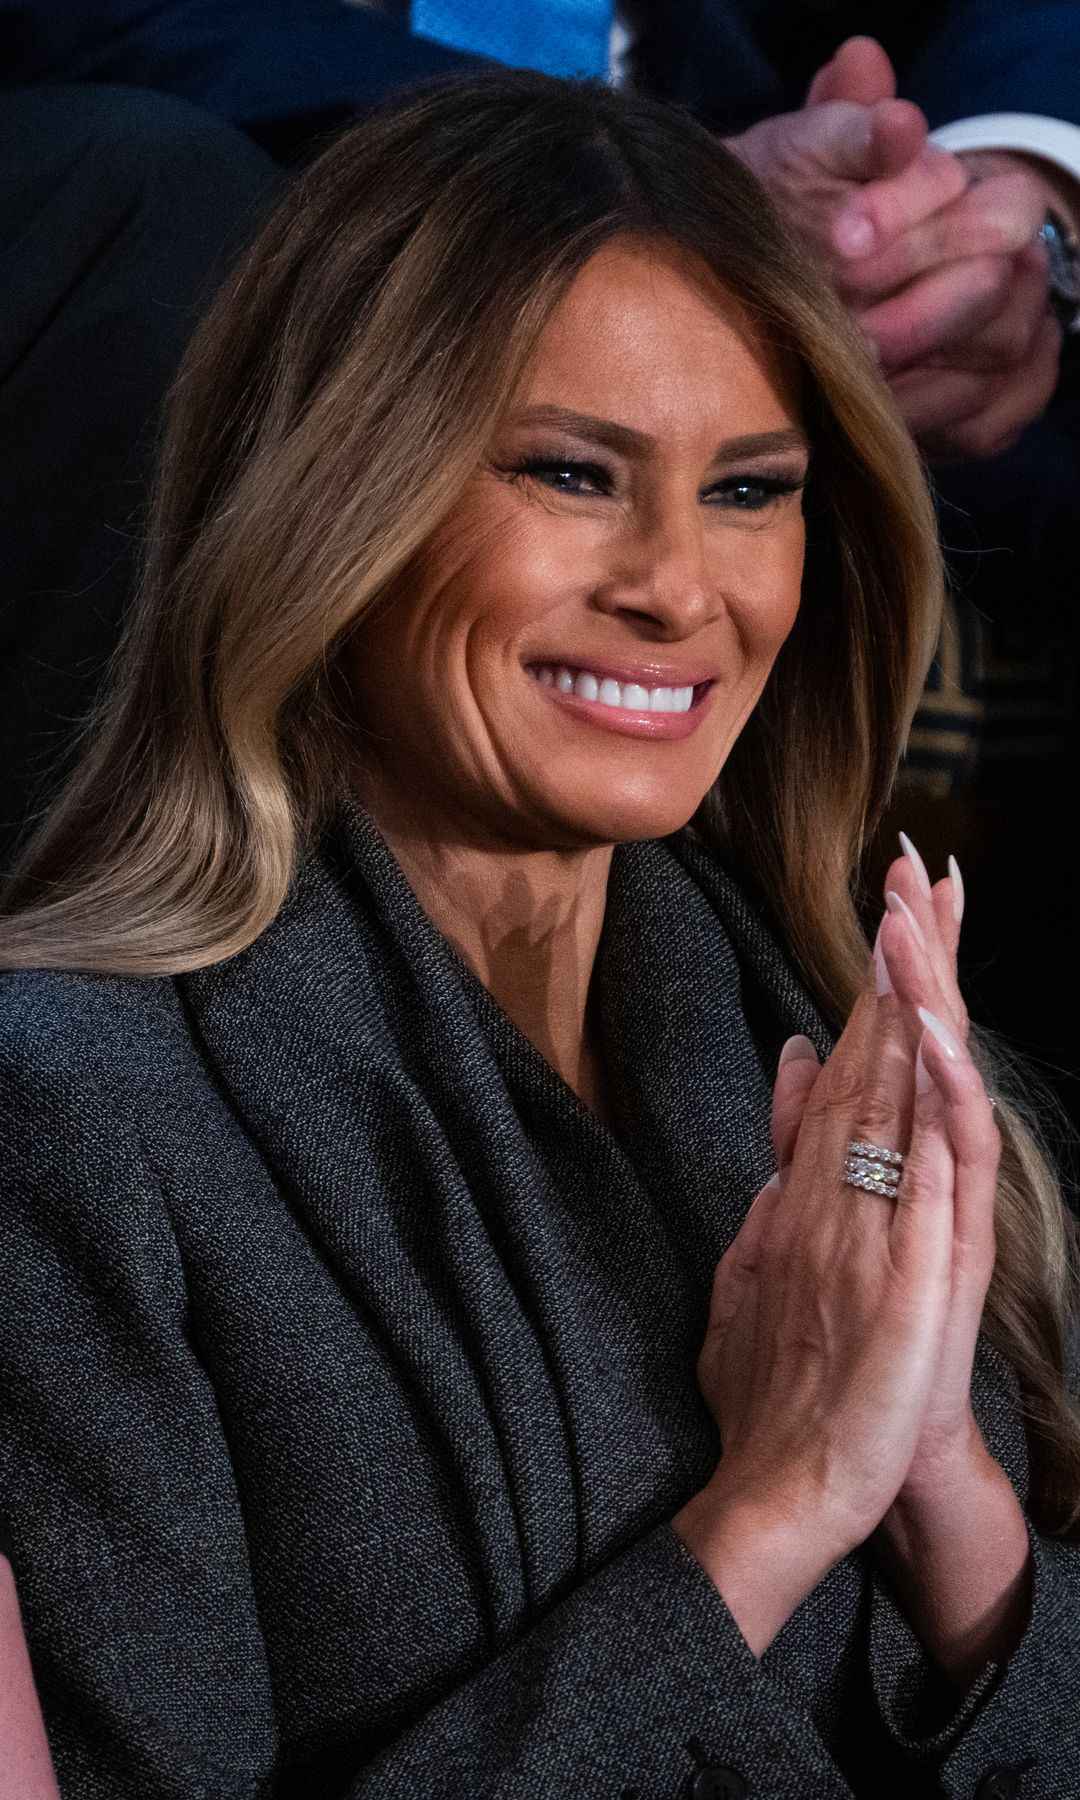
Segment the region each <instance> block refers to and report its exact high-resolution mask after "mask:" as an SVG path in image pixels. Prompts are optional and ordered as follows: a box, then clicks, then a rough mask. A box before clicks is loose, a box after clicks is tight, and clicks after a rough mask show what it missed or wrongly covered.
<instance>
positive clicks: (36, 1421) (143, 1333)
mask: <svg viewBox="0 0 1080 1800" xmlns="http://www.w3.org/2000/svg"><path fill="white" fill-rule="evenodd" d="M28 1030H29V1033H30V1035H31V1036H32V1035H33V1030H32V1022H31V1026H30V1027H29V1028H28ZM12 1035H13V1033H12V1032H11V1031H10V1030H7V1031H5V1032H2V1033H0V1136H2V1140H3V1153H2V1155H0V1383H2V1400H0V1533H2V1537H3V1541H5V1544H6V1548H7V1549H8V1552H9V1554H10V1557H11V1561H12V1565H13V1567H14V1570H15V1577H16V1581H17V1584H18V1589H19V1593H20V1597H21V1601H22V1606H23V1616H24V1623H25V1629H26V1636H27V1642H28V1645H29V1649H30V1656H31V1661H32V1665H33V1669H34V1674H35V1678H36V1680H37V1684H38V1689H39V1693H40V1697H41V1703H42V1709H43V1712H44V1716H45V1723H46V1728H47V1731H48V1734H49V1740H50V1744H51V1748H52V1752H53V1757H54V1760H55V1762H56V1766H57V1774H58V1777H59V1781H60V1786H61V1791H62V1793H63V1794H64V1796H65V1800H146V1797H147V1796H148V1795H151V1794H152V1795H153V1796H154V1800H204V1797H208V1796H210V1795H212V1796H213V1797H214V1800H256V1797H257V1796H263V1795H265V1794H267V1793H269V1792H272V1791H274V1783H275V1779H276V1775H277V1773H278V1771H279V1768H280V1756H281V1749H280V1743H279V1733H278V1729H277V1723H276V1716H275V1705H274V1696H273V1692H272V1680H271V1671H270V1669H269V1667H268V1660H267V1654H266V1649H265V1644H264V1641H263V1639H262V1636H261V1634H260V1626H259V1618H258V1613H257V1606H256V1599H255V1595H254V1591H253V1586H252V1581H251V1575H250V1570H249V1566H248V1559H247V1555H246V1544H245V1534H244V1524H243V1518H242V1514H241V1507H240V1503H239V1500H238V1495H237V1491H236V1487H235V1483H234V1479H233V1472H232V1467H231V1463H230V1457H229V1452H228V1446H227V1443H226V1441H225V1437H224V1434H223V1431H222V1428H221V1424H220V1420H219V1417H218V1413H217V1409H216V1406H215V1397H214V1392H213V1388H212V1385H211V1383H210V1381H209V1379H208V1378H207V1375H206V1373H205V1372H204V1370H203V1369H202V1367H201V1366H200V1363H199V1360H198V1357H197V1355H196V1352H195V1350H194V1348H193V1346H192V1344H191V1342H190V1341H189V1336H188V1331H187V1328H186V1327H187V1318H186V1310H185V1284H184V1275H183V1269H182V1267H181V1264H180V1259H179V1255H178V1249H177V1243H176V1239H175V1236H174V1234H173V1231H172V1229H171V1226H170V1221H169V1215H168V1209H167V1206H166V1201H165V1196H164V1194H163V1190H162V1185H161V1182H160V1181H159V1179H158V1177H157V1175H156V1174H155V1170H154V1168H153V1166H152V1164H151V1161H150V1160H149V1158H148V1155H147V1153H146V1150H145V1147H144V1145H143V1143H142V1142H141V1139H140V1133H139V1130H138V1128H137V1122H136V1120H135V1119H134V1118H133V1117H132V1116H131V1115H130V1113H129V1111H128V1109H127V1102H126V1097H125V1096H124V1095H122V1094H120V1093H118V1092H116V1093H113V1094H112V1095H111V1096H110V1094H109V1091H108V1076H109V1070H108V1064H107V1056H106V1055H105V1054H100V1055H96V1054H95V1049H96V1046H95V1045H94V1044H93V1043H92V1042H86V1041H84V1042H83V1043H82V1044H70V1045H69V1046H68V1049H67V1051H66V1054H65V1055H64V1056H62V1057H61V1056H58V1055H57V1054H47V1053H40V1054H38V1053H31V1052H29V1051H28V1050H27V1047H26V1044H25V1042H23V1043H21V1044H20V1045H18V1046H17V1048H16V1050H15V1051H14V1052H13V1050H12V1045H11V1042H10V1039H11V1037H12ZM14 1035H19V1036H21V1037H23V1039H25V1038H26V1036H27V1031H25V1030H24V1031H21V1032H19V1033H16V1034H14ZM56 1035H57V1033H56V1032H55V1031H54V1033H53V1037H54V1041H55V1037H56ZM70 1035H73V1034H70ZM89 1035H90V1034H88V1033H84V1034H83V1036H84V1038H88V1037H89ZM5 1036H6V1037H7V1039H8V1041H7V1042H4V1038H5ZM114 1085H115V1083H114ZM695 1756H698V1757H699V1758H700V1757H701V1756H704V1757H705V1758H707V1760H708V1761H709V1762H710V1763H711V1764H712V1765H714V1766H719V1767H720V1768H721V1769H728V1770H733V1771H736V1772H737V1773H739V1774H741V1776H742V1778H743V1780H744V1781H745V1782H746V1783H747V1785H748V1786H749V1788H750V1790H751V1791H752V1792H755V1793H768V1794H770V1795H771V1796H774V1800H804V1797H805V1795H807V1794H809V1793H813V1794H814V1795H815V1796H816V1797H817V1800H850V1789H849V1788H848V1786H847V1784H846V1782H845V1780H844V1779H843V1777H842V1776H841V1775H840V1773H839V1771H838V1770H837V1768H836V1766H835V1764H834V1762H833V1761H832V1759H831V1758H830V1756H829V1755H828V1753H827V1751H826V1750H825V1748H824V1746H823V1744H822V1742H821V1740H820V1738H819V1737H818V1735H817V1733H816V1732H815V1730H814V1729H813V1727H812V1725H811V1724H810V1722H809V1721H808V1720H807V1718H806V1716H805V1714H804V1713H803V1712H802V1710H801V1709H800V1707H799V1705H798V1703H797V1701H794V1700H792V1699H791V1698H789V1697H788V1696H786V1695H785V1694H784V1693H783V1691H782V1690H781V1689H780V1687H779V1685H778V1684H775V1683H774V1682H773V1681H772V1680H771V1679H770V1678H769V1676H768V1674H767V1673H766V1672H765V1671H764V1670H763V1669H762V1667H761V1666H760V1665H759V1663H758V1662H757V1661H756V1660H755V1658H754V1657H753V1656H752V1654H751V1653H750V1651H749V1649H748V1648H747V1645H746V1643H745V1641H744V1640H743V1638H742V1636H741V1634H740V1632H739V1631H738V1629H737V1627H736V1625H735V1623H734V1621H733V1619H732V1618H731V1616H730V1614H729V1613H728V1612H727V1610H726V1608H725V1607H724V1605H723V1602H722V1601H721V1599H720V1597H719V1595H718V1594H717V1592H716V1590H715V1588H714V1587H713V1584H712V1583H711V1581H710V1580H709V1579H708V1577H707V1576H706V1575H705V1574H704V1572H703V1571H702V1570H701V1569H700V1567H699V1565H698V1564H697V1562H696V1561H695V1560H694V1558H693V1557H692V1556H691V1555H690V1553H689V1552H688V1551H687V1550H686V1549H685V1548H684V1547H683V1545H682V1544H681V1542H680V1541H679V1540H678V1539H677V1537H676V1536H675V1534H674V1532H673V1531H672V1530H671V1528H670V1526H669V1525H667V1524H663V1525H660V1526H657V1527H655V1528H654V1529H652V1530H650V1531H649V1532H648V1533H647V1534H646V1535H644V1536H643V1537H642V1538H641V1539H639V1540H638V1541H637V1542H636V1543H634V1544H633V1545H631V1546H630V1547H629V1548H628V1549H625V1550H623V1551H622V1552H621V1553H620V1554H619V1555H618V1556H616V1557H615V1558H614V1559H613V1560H612V1561H611V1562H610V1563H608V1564H607V1565H606V1566H604V1567H603V1568H601V1569H600V1570H598V1571H596V1572H595V1573H594V1574H593V1575H592V1576H591V1578H590V1579H588V1580H586V1581H585V1582H584V1583H583V1584H582V1585H581V1586H580V1587H579V1588H577V1589H576V1590H575V1591H574V1592H573V1593H571V1594H570V1595H569V1596H568V1597H567V1598H565V1599H564V1600H563V1601H562V1602H561V1603H560V1604H558V1605H557V1606H555V1607H554V1608H553V1609H552V1611H550V1612H549V1613H548V1614H547V1615H546V1616H545V1618H544V1619H543V1620H542V1621H541V1622H540V1623H539V1624H538V1625H536V1626H535V1628H534V1629H532V1630H531V1631H529V1632H528V1633H527V1634H525V1635H524V1636H523V1637H522V1638H520V1639H519V1640H518V1641H517V1642H516V1643H515V1644H514V1645H513V1646H511V1647H510V1648H509V1649H507V1650H506V1651H505V1653H503V1654H501V1655H499V1656H498V1657H497V1658H496V1659H495V1660H493V1661H492V1662H490V1663H489V1664H488V1665H486V1666H485V1667H484V1668H482V1669H481V1670H480V1671H479V1672H478V1673H476V1674H475V1675H474V1676H473V1677H472V1678H471V1679H468V1680H466V1681H465V1683H464V1684H463V1685H461V1686H459V1687H457V1688H455V1690H454V1691H452V1692H450V1693H448V1694H447V1695H446V1696H445V1697H444V1698H442V1699H441V1700H440V1701H438V1702H437V1703H436V1704H435V1706H434V1708H433V1710H432V1711H430V1712H428V1713H427V1714H425V1715H424V1716H423V1717H421V1718H420V1720H419V1721H418V1722H417V1723H415V1724H414V1725H413V1726H412V1727H411V1728H408V1729H406V1730H405V1732H404V1734H403V1735H402V1736H400V1737H398V1738H397V1739H395V1740H394V1741H393V1742H392V1743H391V1744H390V1745H389V1746H388V1747H386V1748H385V1749H384V1750H383V1751H382V1753H381V1754H380V1755H379V1757H378V1760H377V1761H375V1762H373V1763H371V1764H370V1766H366V1767H364V1768H362V1769H357V1770H355V1771H354V1772H353V1775H352V1777H351V1781H352V1785H351V1786H350V1787H349V1788H348V1790H347V1791H348V1792H349V1793H351V1794H353V1795H355V1796H357V1797H359V1796H365V1797H366V1796H377V1797H379V1800H391V1797H392V1796H398V1795H400V1796H402V1800H405V1797H406V1796H408V1800H415V1797H416V1795H417V1794H424V1795H425V1796H429V1797H430V1796H434V1795H438V1794H444V1795H446V1796H447V1797H449V1796H451V1795H453V1796H456V1797H460V1796H461V1795H466V1794H467V1795H468V1796H469V1797H470V1800H484V1797H485V1796H492V1797H494V1796H495V1795H497V1794H498V1795H506V1794H507V1793H510V1792H512V1793H513V1794H514V1795H515V1796H522V1797H523V1800H524V1797H527V1796H536V1800H540V1797H541V1796H544V1797H546V1796H548V1795H552V1794H563V1793H565V1794H585V1793H588V1794H590V1795H595V1796H597V1797H600V1796H604V1795H610V1796H611V1797H612V1800H619V1797H620V1796H622V1795H624V1794H626V1793H630V1792H632V1793H633V1794H635V1795H636V1796H638V1797H639V1800H646V1797H649V1800H660V1797H661V1796H664V1797H668V1796H670V1797H674V1796H675V1795H677V1794H680V1793H682V1792H683V1791H684V1786H685V1783H686V1780H687V1778H688V1776H690V1775H692V1774H693V1771H694V1768H695V1760H694V1759H695ZM294 1759H295V1747H294V1748H293V1751H292V1759H291V1763H290V1766H291V1767H292V1768H293V1769H294V1770H295V1760H294ZM709 1791H710V1792H716V1793H724V1792H728V1791H730V1792H741V1791H742V1789H741V1788H738V1787H736V1786H731V1787H730V1789H725V1788H724V1787H722V1786H716V1787H714V1788H713V1789H710V1790H709ZM327 1800H329V1797H327Z"/></svg>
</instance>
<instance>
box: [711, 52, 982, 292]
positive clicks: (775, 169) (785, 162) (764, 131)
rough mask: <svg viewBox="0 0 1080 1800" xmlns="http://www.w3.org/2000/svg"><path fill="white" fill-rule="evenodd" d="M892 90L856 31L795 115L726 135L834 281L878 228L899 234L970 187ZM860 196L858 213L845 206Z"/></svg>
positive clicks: (882, 58)
mask: <svg viewBox="0 0 1080 1800" xmlns="http://www.w3.org/2000/svg"><path fill="white" fill-rule="evenodd" d="M895 93H896V82H895V77H894V76H893V72H892V65H891V64H890V62H889V59H888V57H887V56H886V55H885V52H884V50H882V49H881V46H880V45H879V44H875V43H874V42H873V41H872V40H871V39H869V38H855V39H852V40H851V41H850V42H849V43H848V44H845V45H843V46H842V47H841V49H840V50H839V51H838V52H837V55H836V57H835V58H834V60H833V62H832V63H830V64H828V65H827V67H826V68H825V69H824V70H822V71H821V73H820V74H819V75H818V76H817V77H816V78H815V81H814V83H813V85H812V86H811V89H810V94H809V96H808V100H807V105H806V106H805V107H804V108H803V110H802V111H801V112H796V113H780V114H778V115H777V116H776V117H775V118H772V119H763V120H762V121H761V123H760V124H758V125H752V126H751V127H750V129H749V130H748V131H744V132H743V133H742V134H741V135H740V136H739V137H736V138H730V139H729V140H728V145H729V148H730V149H731V150H733V151H734V152H735V154H736V155H737V156H738V157H740V158H741V160H742V161H743V162H745V163H746V164H747V165H748V167H749V168H751V169H752V170H753V171H754V173H755V175H757V176H758V178H759V180H761V181H762V182H764V184H765V186H766V187H767V188H768V189H769V190H770V192H771V193H772V195H773V197H774V198H775V199H776V201H777V203H778V204H779V206H780V208H781V210H782V211H784V212H786V213H787V215H788V217H789V219H790V220H791V222H792V224H793V225H794V226H795V227H796V229H797V230H798V231H799V232H800V234H801V235H802V236H803V238H804V239H806V240H807V241H808V242H809V244H810V246H811V248H812V249H813V250H814V251H815V253H816V255H817V256H818V257H819V259H820V260H821V261H822V262H823V263H824V264H825V266H826V268H827V269H828V271H829V273H830V275H832V277H833V279H834V280H836V281H837V283H838V285H839V283H840V280H841V278H842V276H843V275H844V274H845V272H846V271H847V269H848V268H849V267H850V266H851V259H852V258H855V257H858V256H862V255H867V254H870V255H872V254H873V253H874V251H875V250H876V248H877V240H876V238H875V231H876V229H877V228H878V227H879V226H880V228H881V229H882V230H883V231H884V232H885V233H886V235H887V237H888V238H890V239H891V238H895V237H898V236H902V235H903V234H905V233H906V232H908V231H911V230H914V229H916V228H918V227H919V226H921V225H922V224H923V222H924V221H926V220H928V219H930V218H932V217H934V216H935V215H936V214H937V213H939V212H940V211H941V210H942V208H944V207H947V206H948V205H949V204H950V202H951V201H954V200H956V199H958V198H959V197H960V196H961V195H962V194H963V193H964V192H965V190H966V188H967V179H968V178H967V175H966V172H965V170H964V168H963V166H962V164H961V163H960V162H959V161H958V159H957V158H956V157H954V156H950V155H949V154H948V152H947V151H943V150H938V149H937V148H936V147H935V146H934V145H932V144H929V143H928V142H927V126H926V120H925V119H924V118H923V115H922V113H921V112H920V111H919V109H918V107H917V106H912V105H911V104H910V102H908V101H906V100H897V99H896V98H895ZM856 196H858V198H859V200H860V202H861V203H862V204H863V207H864V212H863V214H861V215H860V214H859V213H857V212H855V211H853V210H852V208H851V207H850V206H849V202H853V201H854V199H855V197H856Z"/></svg>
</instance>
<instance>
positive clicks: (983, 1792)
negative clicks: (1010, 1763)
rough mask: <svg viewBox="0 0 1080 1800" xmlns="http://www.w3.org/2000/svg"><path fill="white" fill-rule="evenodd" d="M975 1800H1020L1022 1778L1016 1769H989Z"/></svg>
mask: <svg viewBox="0 0 1080 1800" xmlns="http://www.w3.org/2000/svg"><path fill="white" fill-rule="evenodd" d="M975 1800H1020V1777H1019V1775H1018V1774H1017V1772H1016V1770H1015V1769H987V1771H986V1774H985V1775H984V1776H983V1778H982V1780H981V1781H980V1783H979V1785H978V1787H977V1788H976V1789H975Z"/></svg>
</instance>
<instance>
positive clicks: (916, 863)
mask: <svg viewBox="0 0 1080 1800" xmlns="http://www.w3.org/2000/svg"><path fill="white" fill-rule="evenodd" d="M900 848H901V850H902V851H903V852H904V855H905V856H906V857H907V859H908V862H909V863H910V864H911V866H912V868H913V869H914V871H915V879H916V881H917V882H918V884H919V892H920V893H921V894H925V895H926V898H927V899H928V900H929V898H930V893H931V888H930V877H929V875H928V874H927V873H926V864H925V863H924V862H923V859H922V857H921V856H920V855H919V852H918V851H917V850H916V848H915V846H914V844H913V843H912V841H911V839H910V838H909V837H908V834H907V832H906V831H902V832H901V833H900Z"/></svg>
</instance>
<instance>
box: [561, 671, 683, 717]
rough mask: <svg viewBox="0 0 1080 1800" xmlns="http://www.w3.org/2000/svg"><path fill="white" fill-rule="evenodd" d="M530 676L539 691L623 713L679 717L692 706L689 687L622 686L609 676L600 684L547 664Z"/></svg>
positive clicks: (583, 673) (632, 683)
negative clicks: (553, 689)
mask: <svg viewBox="0 0 1080 1800" xmlns="http://www.w3.org/2000/svg"><path fill="white" fill-rule="evenodd" d="M534 673H535V676H536V679H537V681H538V682H539V683H540V685H541V687H556V688H558V690H559V692H560V694H576V695H577V696H578V698H579V699H581V700H592V701H599V702H600V704H601V705H602V706H617V707H621V708H622V709H623V711H625V712H654V713H668V712H672V713H681V712H689V711H690V708H691V706H692V705H693V704H694V690H693V688H692V687H679V688H671V687H656V688H646V687H642V686H641V684H640V683H639V682H636V681H628V682H626V684H625V686H624V685H622V684H621V683H619V682H618V681H613V680H612V678H611V676H610V675H608V676H605V677H604V678H603V680H600V679H599V678H598V677H597V676H595V675H590V674H588V672H587V671H585V670H582V671H581V673H580V674H578V675H575V674H574V673H573V671H572V670H570V669H566V668H555V667H553V666H552V665H551V664H550V663H548V664H545V665H544V666H542V667H540V668H538V669H535V670H534Z"/></svg>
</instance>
